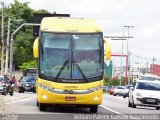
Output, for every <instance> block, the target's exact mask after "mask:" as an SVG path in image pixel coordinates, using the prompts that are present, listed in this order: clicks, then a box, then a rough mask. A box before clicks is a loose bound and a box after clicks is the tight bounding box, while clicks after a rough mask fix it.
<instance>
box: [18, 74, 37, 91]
mask: <svg viewBox="0 0 160 120" xmlns="http://www.w3.org/2000/svg"><path fill="white" fill-rule="evenodd" d="M35 85H36V78H35V77H34V76H25V77H23V78H22V80H21V81H19V85H18V89H19V93H24V91H31V92H36V89H35Z"/></svg>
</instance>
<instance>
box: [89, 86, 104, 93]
mask: <svg viewBox="0 0 160 120" xmlns="http://www.w3.org/2000/svg"><path fill="white" fill-rule="evenodd" d="M100 89H102V86H96V87H94V88H90V89H88V90H89V91H93V92H96V91H98V90H100Z"/></svg>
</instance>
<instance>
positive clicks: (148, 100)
mask: <svg viewBox="0 0 160 120" xmlns="http://www.w3.org/2000/svg"><path fill="white" fill-rule="evenodd" d="M146 101H147V102H150V103H155V100H154V99H146Z"/></svg>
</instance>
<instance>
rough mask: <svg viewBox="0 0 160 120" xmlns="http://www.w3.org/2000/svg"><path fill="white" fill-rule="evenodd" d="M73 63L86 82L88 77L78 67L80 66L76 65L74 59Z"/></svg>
mask: <svg viewBox="0 0 160 120" xmlns="http://www.w3.org/2000/svg"><path fill="white" fill-rule="evenodd" d="M74 63H75V65H76V67H77V68H78V70H79V71H80V73H81V75H82V77H83V78H84V80H85V81H86V82H87V83H88V79H87V78H86V75H85V74H84V73H83V71H82V69H81V68H80V66H79V65H78V63H77V62H76V61H75V60H74V61H73V64H74Z"/></svg>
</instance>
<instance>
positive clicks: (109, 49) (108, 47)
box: [104, 38, 111, 60]
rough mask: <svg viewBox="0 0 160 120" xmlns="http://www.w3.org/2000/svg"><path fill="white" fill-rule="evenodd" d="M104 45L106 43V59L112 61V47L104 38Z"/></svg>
mask: <svg viewBox="0 0 160 120" xmlns="http://www.w3.org/2000/svg"><path fill="white" fill-rule="evenodd" d="M104 43H105V59H106V60H110V59H111V46H110V44H109V43H108V41H107V40H106V39H105V38H104Z"/></svg>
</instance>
